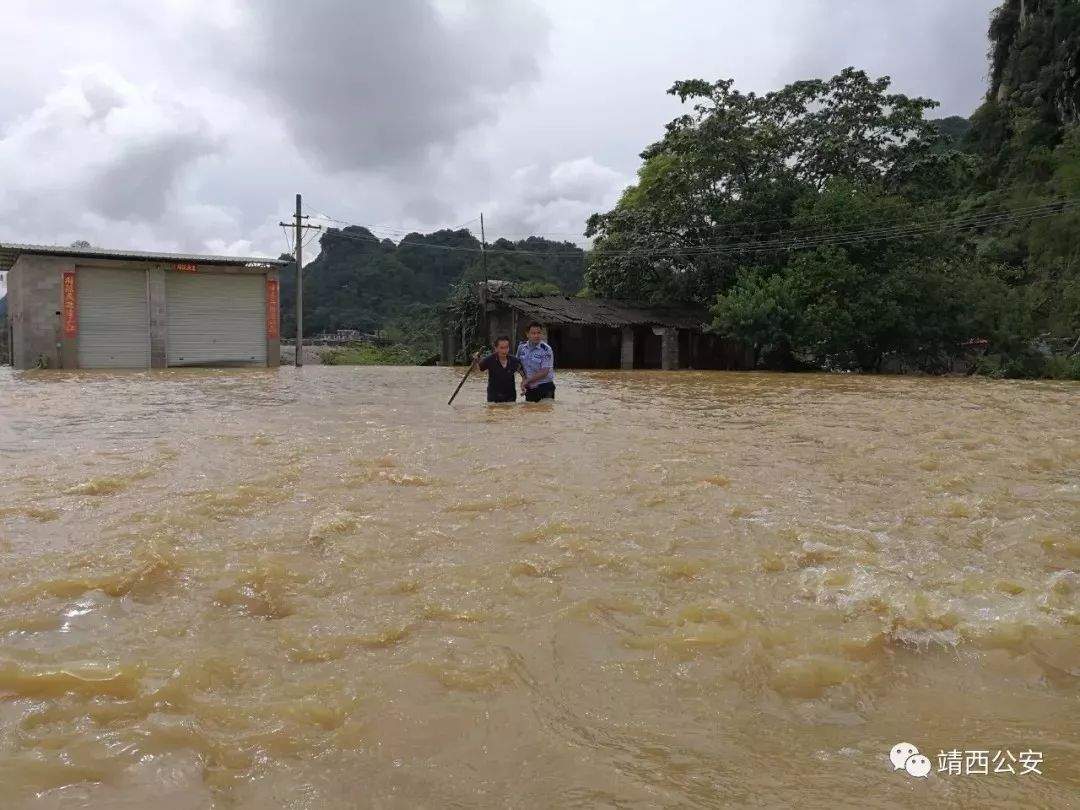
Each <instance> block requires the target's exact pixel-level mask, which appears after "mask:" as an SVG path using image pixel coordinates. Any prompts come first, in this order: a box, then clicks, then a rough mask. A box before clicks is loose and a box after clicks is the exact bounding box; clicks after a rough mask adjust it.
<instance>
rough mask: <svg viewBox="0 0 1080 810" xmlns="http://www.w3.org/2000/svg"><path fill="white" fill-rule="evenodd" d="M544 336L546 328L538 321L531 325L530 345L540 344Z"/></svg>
mask: <svg viewBox="0 0 1080 810" xmlns="http://www.w3.org/2000/svg"><path fill="white" fill-rule="evenodd" d="M543 334H544V327H542V326H541V325H540V324H539V323H537V322H536V321H533V322H532V323H530V324H529V331H528V335H529V343H539V342H540V338H541V336H543Z"/></svg>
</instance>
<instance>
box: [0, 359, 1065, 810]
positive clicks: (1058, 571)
mask: <svg viewBox="0 0 1080 810" xmlns="http://www.w3.org/2000/svg"><path fill="white" fill-rule="evenodd" d="M458 373H459V372H457V371H455V370H452V369H443V368H342V367H309V368H305V369H303V370H301V371H297V370H296V369H291V368H282V369H280V370H276V371H273V370H271V371H265V370H257V371H215V370H199V371H175V372H174V371H170V372H157V373H131V374H104V373H102V374H91V373H70V374H69V373H57V372H53V373H47V372H45V373H18V372H12V371H11V370H10V369H8V370H3V371H0V462H2V468H0V785H2V786H3V787H2V791H3V795H2V796H0V806H3V807H33V808H38V807H40V808H67V807H102V808H106V807H107V808H135V807H145V806H149V805H153V806H154V807H156V808H160V810H173V809H174V808H202V807H222V808H228V807H240V808H249V807H250V808H266V807H290V808H309V807H310V808H322V807H358V806H374V807H393V808H396V807H403V808H404V807H408V808H412V807H440V808H441V807H470V808H471V807H523V808H524V807H620V808H628V807H642V808H644V807H688V806H694V807H726V806H733V805H741V806H755V807H780V806H795V805H798V806H801V807H844V806H860V807H893V806H901V807H927V806H940V807H974V806H978V807H994V806H1001V807H1006V806H1021V805H1023V806H1033V807H1065V806H1067V805H1069V804H1070V803H1072V802H1074V801H1075V800H1076V798H1077V795H1078V791H1080V690H1078V682H1080V612H1078V601H1080V575H1078V573H1077V566H1078V560H1080V533H1078V527H1080V429H1078V426H1080V386H1077V385H1076V384H1074V383H1040V382H991V381H986V380H958V379H914V378H891V377H853V376H824V375H808V376H801V375H799V376H797V375H790V376H783V375H768V374H724V373H694V372H686V373H682V372H680V373H661V372H629V373H617V372H595V373H589V372H578V373H572V372H565V373H562V374H560V375H559V391H558V396H559V399H558V401H557V402H555V403H554V404H552V403H542V404H539V405H524V404H521V405H516V406H511V407H506V406H500V407H490V408H489V407H487V406H485V405H484V404H482V400H483V382H482V381H480V380H470V381H469V383H468V384H467V385H466V387H465V388H464V389H463V391H462V393H461V395H459V397H458V399H457V401H456V402H455V404H454V406H453V407H450V408H448V407H447V406H446V398H447V397H448V395H449V393H450V391H452V390H453V385H454V383H455V381H456V379H457V374H458ZM901 741H905V742H910V743H912V744H913V745H915V746H917V747H918V748H919V749H920V751H922V752H923V753H925V754H927V756H929V757H930V759H931V761H932V762H933V765H934V770H933V771H932V772H931V774H930V775H929V776H928V777H927V778H925V779H916V778H914V777H912V776H909V775H908V774H907V773H906V772H905V771H902V770H901V771H894V770H893V768H892V766H891V765H890V764H889V759H888V753H889V749H890V748H891V747H892V746H893V745H894V744H895V743H898V742H901ZM954 749H956V750H961V751H966V750H978V749H987V750H989V751H990V754H991V756H992V755H994V754H995V753H996V752H997V751H999V750H1001V751H1010V752H1011V753H1012V754H1013V755H1017V754H1019V753H1020V752H1022V751H1038V752H1040V753H1041V755H1042V760H1041V764H1040V765H1039V769H1040V770H1041V771H1042V774H1041V775H1039V774H1034V773H1028V774H1025V775H1020V774H1019V770H1020V768H1019V766H1015V769H1016V770H1017V773H1016V774H1009V773H1007V772H1006V773H998V774H994V773H991V774H989V775H973V774H968V775H963V774H962V775H949V774H947V773H939V772H938V770H937V768H938V765H939V763H938V759H937V755H938V752H939V751H949V750H954Z"/></svg>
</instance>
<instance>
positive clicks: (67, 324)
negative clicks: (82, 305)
mask: <svg viewBox="0 0 1080 810" xmlns="http://www.w3.org/2000/svg"><path fill="white" fill-rule="evenodd" d="M78 331H79V313H78V309H77V302H76V297H75V272H74V271H72V270H66V271H64V337H75V335H76V334H77V333H78Z"/></svg>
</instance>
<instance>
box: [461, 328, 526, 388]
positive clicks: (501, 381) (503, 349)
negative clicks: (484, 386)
mask: <svg viewBox="0 0 1080 810" xmlns="http://www.w3.org/2000/svg"><path fill="white" fill-rule="evenodd" d="M473 368H478V369H480V370H481V371H486V372H487V373H488V390H487V401H488V402H514V401H515V400H516V399H517V388H516V386H515V385H514V375H515V374H520V375H521V377H522V379H524V378H525V368H524V366H522V364H521V361H520V360H519V359H518V358H516V357H514V356H513V355H512V354H510V338H508V337H500V338H499V339H498V340H496V341H495V351H494V352H493V353H492V354H489V355H488V356H487V357H485V358H484V359H483V360H481V359H480V352H477V353H476V354H474V355H473Z"/></svg>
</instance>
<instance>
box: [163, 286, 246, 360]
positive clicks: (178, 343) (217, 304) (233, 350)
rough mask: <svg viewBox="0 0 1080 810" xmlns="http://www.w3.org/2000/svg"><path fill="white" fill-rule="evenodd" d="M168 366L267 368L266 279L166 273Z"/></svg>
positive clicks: (166, 348)
mask: <svg viewBox="0 0 1080 810" xmlns="http://www.w3.org/2000/svg"><path fill="white" fill-rule="evenodd" d="M165 309H166V311H167V313H168V316H167V317H168V333H167V337H166V344H165V350H166V355H167V357H168V363H169V365H170V366H195V365H265V364H266V278H265V276H261V275H259V276H256V275H227V274H224V273H219V274H212V273H198V274H194V273H167V274H166V275H165Z"/></svg>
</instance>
